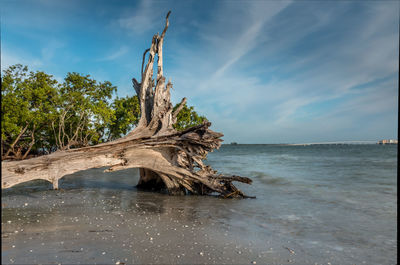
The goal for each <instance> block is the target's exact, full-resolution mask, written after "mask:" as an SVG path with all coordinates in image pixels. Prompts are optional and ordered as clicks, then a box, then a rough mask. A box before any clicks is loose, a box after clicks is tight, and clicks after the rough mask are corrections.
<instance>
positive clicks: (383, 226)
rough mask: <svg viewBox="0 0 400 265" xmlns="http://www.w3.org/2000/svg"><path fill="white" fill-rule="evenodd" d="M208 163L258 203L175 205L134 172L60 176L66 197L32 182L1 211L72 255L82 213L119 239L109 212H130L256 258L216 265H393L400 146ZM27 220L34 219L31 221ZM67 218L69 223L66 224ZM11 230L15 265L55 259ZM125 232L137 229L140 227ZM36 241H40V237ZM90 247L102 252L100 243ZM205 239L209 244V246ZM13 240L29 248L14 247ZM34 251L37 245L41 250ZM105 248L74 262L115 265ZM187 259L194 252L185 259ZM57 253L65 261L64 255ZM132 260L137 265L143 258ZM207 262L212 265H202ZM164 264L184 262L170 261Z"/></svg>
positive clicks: (273, 150)
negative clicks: (238, 180) (244, 179)
mask: <svg viewBox="0 0 400 265" xmlns="http://www.w3.org/2000/svg"><path fill="white" fill-rule="evenodd" d="M206 163H208V164H210V165H211V166H212V167H213V168H215V169H217V170H218V171H219V172H222V173H226V174H237V175H242V176H248V177H250V178H252V179H253V184H252V185H245V184H243V185H241V184H239V185H238V186H239V188H241V190H242V191H244V192H245V193H246V194H248V195H255V196H257V199H246V200H240V199H225V200H224V199H218V198H214V197H198V196H184V197H179V196H178V197H174V196H168V195H163V194H157V193H151V192H141V191H138V190H136V188H134V185H135V184H136V183H137V181H138V172H137V170H136V169H133V170H132V169H131V170H125V171H119V172H114V173H103V171H102V170H103V169H93V170H88V171H84V172H78V173H76V174H73V175H70V176H66V177H65V178H63V179H62V182H61V188H62V190H61V191H53V190H49V189H48V188H49V186H48V185H47V184H43V183H41V184H40V183H39V184H38V183H28V184H24V185H21V186H19V187H16V188H12V189H10V190H8V191H6V192H5V193H4V194H3V202H4V203H5V205H6V206H5V207H3V211H2V216H3V220H12V223H11V225H15V227H17V228H18V229H20V228H24V229H25V231H28V230H31V231H42V233H36V234H37V239H36V241H37V242H41V241H45V240H48V241H51V240H59V241H65V242H71V243H70V244H71V247H72V246H74V245H76V244H79V242H81V243H82V242H84V241H82V240H83V239H79V238H78V237H79V236H77V237H75V238H69V239H63V237H68V236H67V235H68V233H67V231H69V230H70V229H72V230H74V229H75V230H76V229H78V228H76V227H84V226H85V225H87V224H88V222H86V223H84V222H83V221H82V222H83V223H81V224H80V223H79V222H81V221H74V220H75V219H74V218H78V217H79V216H80V215H81V214H82V213H84V214H86V215H87V216H91V217H90V218H89V217H87V218H88V219H87V220H94V219H95V220H98V218H99V220H100V219H101V220H103V219H102V218H104V220H107V222H106V223H107V225H108V226H107V227H109V228H107V229H111V230H113V231H114V232H115V233H116V234H115V235H116V237H120V238H121V237H124V236H125V234H126V232H125V230H122V229H121V231H119V230H118V228H117V226H118V225H117V223H116V221H113V220H114V219H113V218H111V217H109V216H110V215H111V213H117V214H121V213H123V215H124V222H126V223H128V224H130V223H133V222H135V225H136V220H137V216H138V214H140V215H141V216H144V217H145V220H153V219H154V218H156V217H157V218H158V219H157V220H161V221H160V222H164V223H163V225H159V226H158V229H162V228H160V227H162V226H168V224H171V223H175V222H188V220H189V224H194V223H196V224H197V223H199V224H198V225H197V227H202V226H201V225H200V224H203V228H201V229H204V228H205V229H207V228H211V227H214V228H215V229H214V230H212V231H210V232H209V233H208V234H209V235H214V239H213V240H210V242H214V243H215V246H216V248H218V246H220V247H221V248H222V246H225V244H226V246H228V245H227V244H228V243H229V244H232V249H234V250H235V249H236V250H237V249H238V248H240V247H241V248H242V249H243V250H242V251H243V252H245V251H247V252H246V253H247V254H246V255H247V256H246V257H249V258H251V259H250V260H248V261H247V259H244V258H243V255H239V254H240V253H239V252H238V251H236V250H235V252H232V254H230V256H229V255H228V254H224V255H226V257H228V256H229V257H230V258H231V259H227V260H221V259H220V260H215V262H216V263H219V262H225V263H235V261H236V262H239V263H247V262H250V261H251V260H258V261H257V264H264V263H266V261H268V262H267V263H268V264H282V263H287V264H289V263H291V264H314V263H318V264H320V263H324V264H328V263H327V262H330V263H331V264H396V255H397V237H396V233H397V225H396V220H397V177H396V170H397V169H396V167H397V145H396V146H395V145H383V146H382V145H311V146H283V145H282V146H281V145H223V146H222V147H221V148H220V149H219V150H217V151H215V152H213V153H210V154H209V155H208V159H207V161H206ZM64 201H65V203H64ZM46 203H47V204H48V205H47V206H46ZM40 215H42V216H43V215H44V216H46V218H44V219H43V220H41V221H40V222H39V221H38V222H37V223H36V222H30V221H29V220H31V219H33V220H36V219H37V218H38V217H37V216H40ZM21 216H24V217H25V218H27V219H26V220H25V221H24V219H23V218H22V217H21ZM51 216H52V218H50V217H51ZM155 216H156V217H155ZM21 218H22V219H21ZM135 218H136V219H135ZM148 218H149V219H148ZM27 220H28V221H27ZM52 220H53V221H52ZM55 220H57V221H55ZM69 220H72V221H71V222H72V223H68V221H69ZM79 220H83V218H79ZM163 220H164V221H163ZM63 222H64V226H63ZM93 222H95V221H93ZM99 222H100V221H99ZM103 222H104V221H103ZM93 224H94V223H93ZM7 225H8V224H7V223H5V224H4V226H5V228H6V229H5V230H7V229H8V227H7ZM101 226H104V224H100V223H99V224H97V227H101ZM50 227H53V228H54V229H53V230H54V231H57V229H58V230H60V229H61V230H63V229H64V230H63V231H66V232H65V234H62V233H61V234H60V233H58V232H54V234H51V233H53V232H48V233H47V234H46V235H44V234H43V232H45V231H48V230H50ZM71 227H72V228H71ZM183 227H187V226H183ZM3 228H4V227H3ZM103 228H104V227H103ZM14 229H15V228H14V227H11V228H9V229H8V230H10V231H11V234H10V235H8V236H10V237H9V238H8V241H4V240H3V243H5V245H7V244H9V245H10V248H9V249H8V248H6V249H5V250H6V251H5V252H4V251H3V253H4V254H2V260H3V261H7V262H8V261H9V260H10V259H13V261H14V260H15V259H17V258H16V257H19V258H20V259H19V260H18V259H17V260H16V262H18V261H19V262H21V263H24V262H25V261H29V260H35V261H37V262H49V260H51V259H50V256H49V257H48V256H46V255H47V254H45V253H47V252H45V251H48V250H46V249H44V248H43V249H35V250H34V251H35V252H34V253H44V254H40V255H39V254H37V256H35V257H34V259H32V257H31V256H29V255H32V253H29V252H28V250H29V248H30V247H31V246H30V245H29V240H27V239H26V235H25V236H24V235H22V234H21V233H19V234H18V235H17V236H15V235H14V234H12V231H13V230H14ZM97 229H99V228H97ZM107 229H103V231H108V230H107ZM127 229H128V230H129V229H132V230H131V231H135V229H136V228H129V227H128V228H127ZM53 230H52V231H53ZM75 230H74V231H75ZM82 230H84V229H83V228H82ZM111 230H110V231H111ZM136 230H137V229H136ZM219 231H221V234H220V232H219ZM222 231H223V232H222ZM119 232H120V234H118V233H119ZM79 233H80V234H81V235H82V234H85V233H86V234H85V236H84V237H85V240H89V238H90V233H89V234H88V233H87V231H86V230H85V231H80V232H79ZM182 233H183V232H182ZM203 233H204V232H203ZM69 234H71V233H69ZM72 234H73V233H72ZM131 235H132V234H131ZM206 236H207V234H206ZM225 236H226V237H227V238H228V237H229V240H228V239H226V238H225ZM14 237H15V238H14ZM127 237H129V236H128V235H127ZM199 237H200V236H199ZM208 237H210V236H208ZM32 238H33V239H32ZM49 238H52V239H49ZM185 238H186V240H187V241H185V242H186V243H184V244H186V245H188V246H189V245H190V244H192V243H193V244H197V243H194V241H195V240H199V239H198V238H197V239H196V238H192V237H185ZM30 239H31V241H35V236H33V237H32V236H31V237H30ZM128 239H129V238H128ZM128 239H127V240H128ZM68 240H69V241H68ZM93 240H95V241H94V242H98V243H97V244H100V243H99V242H100V241H101V240H100V239H99V240H97V239H93ZM96 240H97V241H96ZM129 240H130V239H129ZM132 240H133V241H135V240H134V239H132ZM191 240H193V242H192V241H191ZM204 240H205V242H208V240H209V239H207V238H206V239H204ZM224 240H226V241H224ZM15 242H17V243H18V246H22V247H21V248H18V247H17V248H11V245H12V244H15ZM77 242H78V243H77ZM113 242H115V240H114V241H112V242H111V241H107V244H106V245H104V247H105V248H106V247H110V250H107V253H113V251H114V254H115V251H117V250H118V251H122V248H121V246H119V245H118V246H117V245H116V244H117V243H113ZM24 244H25V245H24ZM26 244H28V245H26ZM35 244H36V245H37V246H38V247H39V245H40V244H39V243H33V245H35ZM82 244H83V243H82ZM113 244H114V245H115V246H114V245H113ZM86 245H88V243H85V248H86V247H87V246H86ZM55 246H56V245H55ZM55 246H54V248H56V247H55ZM57 246H59V245H57ZM60 246H61V245H60ZM193 246H194V247H195V250H192V252H193V253H191V254H192V255H194V256H193V257H195V258H196V257H198V258H202V257H200V256H199V255H198V253H199V251H200V250H196V245H193ZM229 246H230V245H229ZM244 246H247V247H246V248H244ZM99 248H100V247H99V246H97V247H96V248H94V249H93V253H94V254H91V255H92V256H93V257H92V256H90V255H89V254H87V253H86V254H85V255H86V256H85V255H84V253H76V255H81V256H79V258H77V261H80V262H83V263H85V262H93V261H94V258H96V260H95V261H96V262H100V263H108V262H109V260H107V259H97V258H104V257H106V256H107V255H103V256H102V255H100V254H96V251H98V249H99ZM224 248H225V247H224ZM287 248H289V249H291V250H293V251H294V253H292V252H289V249H287ZM139 249H141V247H139ZM175 249H176V248H172V249H171V250H169V252H173V251H175ZM228 249H230V247H228ZM3 250H4V249H3ZM138 251H139V250H138ZM190 251H191V250H187V252H188V253H187V256H189V254H190ZM218 251H219V250H218ZM227 251H228V250H227ZM232 251H233V250H232ZM105 252H106V251H105ZM105 252H104V253H105ZM60 253H63V252H62V250H60ZM121 253H122V252H121ZM124 253H125V252H124ZM215 253H217V254H214V258H215V259H216V257H219V256H221V257H223V256H224V255H223V254H221V253H224V252H221V253H220V252H215ZM218 253H219V254H218ZM238 253H239V254H238ZM60 255H61V254H59V256H58V258H60ZM88 255H89V256H90V258H92V259H89V258H88ZM121 255H122V254H121ZM124 255H125V254H124ZM143 255H144V256H143V257H144V258H142V259H141V261H142V262H151V260H150V261H149V260H146V259H145V258H146V253H144V254H143ZM196 255H197V256H196ZM235 255H236V256H235ZM52 257H53V256H52ZM56 257H57V256H56ZM68 257H70V256H68ZM77 257H78V256H77ZM53 258H54V257H53ZM219 258H220V257H219ZM132 259H135V260H136V261H137V260H138V259H139V261H140V257H137V256H135V257H132ZM58 261H60V262H61V261H63V262H67V263H71V262H72V263H74V261H75V260H73V259H72V260H68V259H67V260H55V262H58ZM189 261H190V262H192V261H193V260H192V259H190V260H189ZM198 261H200V262H203V261H202V260H198ZM207 261H208V262H210V261H209V260H205V261H204V262H205V263H207ZM161 262H164V263H165V262H167V263H170V262H173V263H175V262H179V261H175V260H168V259H167V260H161ZM182 262H185V261H182ZM187 262H188V261H186V263H187ZM193 262H194V261H193ZM139 263H140V262H139Z"/></svg>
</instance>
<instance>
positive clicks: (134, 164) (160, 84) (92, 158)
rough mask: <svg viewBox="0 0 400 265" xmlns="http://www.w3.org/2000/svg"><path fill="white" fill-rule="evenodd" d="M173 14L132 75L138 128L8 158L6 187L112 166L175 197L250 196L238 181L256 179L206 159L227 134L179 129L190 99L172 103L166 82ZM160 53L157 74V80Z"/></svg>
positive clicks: (206, 129)
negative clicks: (133, 171)
mask: <svg viewBox="0 0 400 265" xmlns="http://www.w3.org/2000/svg"><path fill="white" fill-rule="evenodd" d="M170 13H171V11H170V12H168V14H167V17H166V24H165V27H164V30H163V31H162V34H161V35H159V34H156V35H154V36H153V39H152V42H151V46H150V48H149V49H147V50H146V51H145V52H144V54H143V62H142V71H141V74H142V76H141V81H140V82H138V81H137V80H136V79H135V78H133V79H132V82H133V87H134V89H135V91H136V93H137V95H138V98H139V102H140V111H141V116H140V120H139V123H138V126H137V127H136V128H135V129H133V130H132V131H131V132H130V133H129V134H128V135H126V136H124V137H122V138H120V139H117V140H115V141H111V142H107V143H103V144H99V145H95V146H90V147H84V148H77V149H70V150H63V151H56V152H54V153H52V154H49V155H45V156H41V157H36V158H30V159H26V160H22V161H4V162H2V173H3V177H2V189H4V188H9V187H11V186H14V185H16V184H19V183H22V182H26V181H30V180H34V179H44V180H47V181H50V182H52V183H53V187H54V188H55V189H57V188H58V180H59V179H60V178H62V177H63V176H65V175H68V174H72V173H74V172H77V171H81V170H86V169H90V168H99V167H109V168H108V169H107V170H106V171H116V170H122V169H127V168H139V169H140V180H139V183H138V187H141V188H147V189H153V190H162V189H165V190H167V191H168V193H169V194H172V195H182V194H188V193H189V194H198V195H210V194H212V193H217V194H219V195H221V196H223V197H248V196H246V195H244V194H243V193H242V192H241V191H240V190H239V189H237V188H236V187H235V186H234V185H233V184H232V182H233V181H238V182H243V183H247V184H250V183H251V182H252V181H251V179H249V178H247V177H240V176H235V175H232V176H224V175H221V174H218V173H217V171H215V170H213V169H212V168H211V167H210V166H207V165H204V164H203V162H202V160H203V159H205V158H206V155H207V153H208V152H211V151H213V150H214V149H218V148H219V147H220V145H221V142H222V139H220V138H221V137H222V136H223V134H221V133H217V132H214V131H212V130H210V129H209V127H210V125H211V123H210V122H208V121H205V122H203V123H202V124H201V125H197V126H194V127H191V128H188V129H186V130H183V131H177V130H175V129H174V127H173V125H174V123H176V120H177V115H178V113H179V111H180V110H181V109H182V107H183V106H184V104H185V103H186V98H183V99H182V101H181V103H180V105H179V106H178V108H176V109H175V111H174V110H173V106H172V104H171V101H170V90H171V88H172V83H171V82H170V81H168V82H167V83H166V81H165V77H164V75H163V53H162V52H163V51H162V48H163V42H164V37H165V33H166V31H167V29H168V26H169V20H168V18H169V15H170ZM147 53H148V56H147V63H146V66H145V67H144V62H145V59H146V55H147ZM156 55H157V75H156V77H155V79H154V77H153V67H154V61H155V58H156Z"/></svg>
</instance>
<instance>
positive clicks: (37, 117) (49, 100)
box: [1, 64, 206, 159]
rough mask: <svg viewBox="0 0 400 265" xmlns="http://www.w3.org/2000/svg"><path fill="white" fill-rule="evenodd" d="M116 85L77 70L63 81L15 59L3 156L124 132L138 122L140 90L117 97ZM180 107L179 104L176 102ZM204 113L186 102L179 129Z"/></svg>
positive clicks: (5, 86) (5, 105)
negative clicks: (138, 94)
mask: <svg viewBox="0 0 400 265" xmlns="http://www.w3.org/2000/svg"><path fill="white" fill-rule="evenodd" d="M116 92H117V87H116V86H114V85H112V84H111V82H109V81H104V82H99V81H96V80H94V79H93V78H91V77H90V75H82V74H80V73H76V72H70V73H68V74H67V75H66V77H65V78H64V80H63V82H62V83H59V82H58V81H57V80H56V79H54V78H53V76H52V75H49V74H47V73H45V72H42V71H36V72H33V71H29V70H28V67H27V66H23V65H21V64H16V65H12V66H10V67H9V68H7V69H6V70H4V71H3V75H2V78H1V96H2V98H1V156H2V159H26V158H29V157H33V156H39V155H45V154H49V153H52V152H55V151H57V150H67V149H71V148H79V147H85V146H90V145H96V144H99V143H104V142H108V141H112V140H115V139H118V138H120V137H121V136H123V135H126V134H127V133H128V132H129V131H131V130H132V129H133V128H134V127H135V126H136V125H137V123H138V121H139V117H140V106H139V101H138V98H137V96H136V95H135V96H126V97H118V96H116V97H113V96H114V95H115V94H116ZM175 107H176V106H175ZM205 119H206V118H205V117H204V116H200V115H198V114H197V113H196V111H195V110H194V108H193V107H189V106H187V105H186V104H185V106H184V108H183V109H182V111H181V112H180V113H179V115H178V117H177V120H178V121H177V123H176V124H175V125H174V126H175V128H176V129H177V130H184V129H186V128H188V127H191V126H194V125H198V124H200V123H202V122H203V121H204V120H205Z"/></svg>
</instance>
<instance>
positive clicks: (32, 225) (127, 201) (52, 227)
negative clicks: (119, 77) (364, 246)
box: [2, 169, 305, 264]
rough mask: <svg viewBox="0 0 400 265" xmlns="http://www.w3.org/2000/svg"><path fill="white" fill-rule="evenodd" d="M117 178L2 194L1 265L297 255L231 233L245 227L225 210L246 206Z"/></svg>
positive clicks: (260, 260)
mask: <svg viewBox="0 0 400 265" xmlns="http://www.w3.org/2000/svg"><path fill="white" fill-rule="evenodd" d="M128 173H129V174H128ZM88 175H92V176H95V177H93V178H85V176H88ZM124 175H126V176H127V175H129V177H125V178H124V179H122V181H121V179H118V180H116V179H115V178H114V179H113V176H112V175H110V174H104V173H102V170H101V169H94V170H90V171H86V172H81V173H77V174H74V175H72V176H69V177H67V178H65V179H64V180H63V183H62V184H61V188H62V189H61V190H58V191H53V190H49V189H48V188H50V186H49V185H48V184H47V183H44V182H31V183H28V184H27V185H23V186H20V187H17V188H15V189H11V190H8V191H6V192H5V193H4V194H3V198H2V199H3V202H2V263H3V264H7V263H14V264H32V263H46V264H59V263H62V264H89V263H90V264H94V263H97V264H123V263H126V264H132V263H142V264H150V263H158V264H165V263H167V264H172V263H180V264H233V263H237V264H254V263H256V264H282V263H283V264H290V263H296V261H297V260H298V257H299V255H301V253H296V252H295V251H296V250H293V249H295V248H296V246H294V245H293V244H290V242H285V241H284V240H283V239H280V238H273V237H264V236H266V235H260V234H257V232H256V231H253V233H252V229H251V228H250V227H247V228H246V227H245V225H244V226H242V225H235V219H237V221H238V222H242V221H243V222H246V220H243V216H240V215H238V216H236V214H235V211H233V210H232V209H230V206H233V205H235V204H242V203H246V202H245V200H224V199H220V198H216V197H197V196H186V197H173V196H168V195H166V194H157V193H152V192H145V191H138V190H137V189H136V188H134V187H133V185H134V183H136V182H137V171H136V170H131V171H125V172H124ZM302 260H303V261H305V260H304V259H303V258H302Z"/></svg>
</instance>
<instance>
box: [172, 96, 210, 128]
mask: <svg viewBox="0 0 400 265" xmlns="http://www.w3.org/2000/svg"><path fill="white" fill-rule="evenodd" d="M178 105H179V104H176V105H175V107H174V110H175V109H176V108H177V107H178ZM176 118H177V122H176V123H175V124H174V128H175V129H176V130H178V131H182V130H185V129H187V128H190V127H193V126H196V125H199V124H201V123H203V121H205V120H207V119H206V117H204V116H199V115H198V114H197V112H196V111H194V107H193V106H190V107H188V106H187V105H186V103H185V105H184V106H183V108H182V110H181V111H180V112H179V114H178V116H177V117H176Z"/></svg>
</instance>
